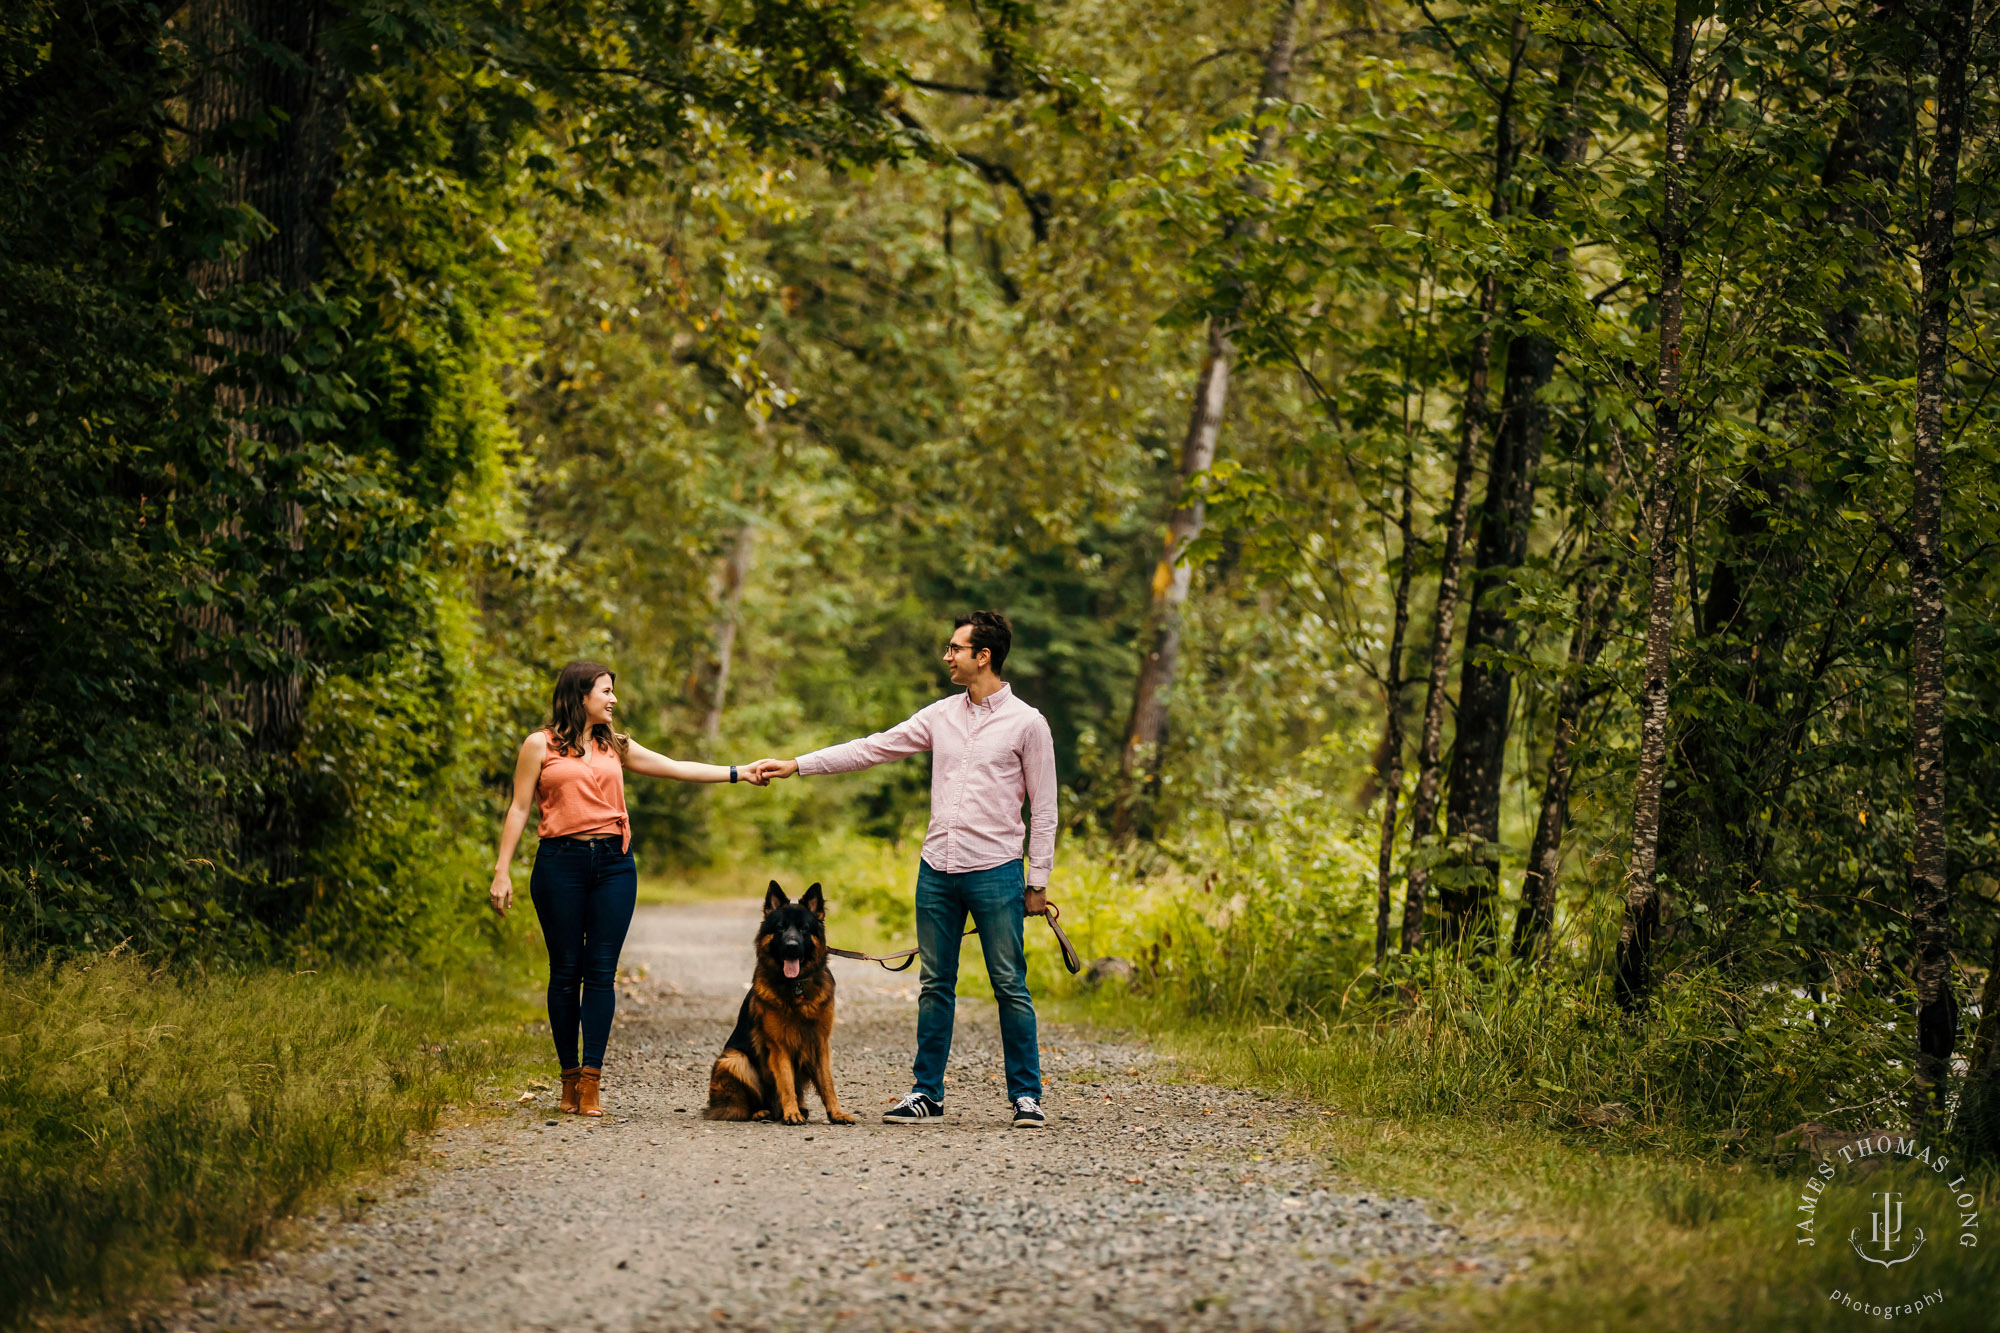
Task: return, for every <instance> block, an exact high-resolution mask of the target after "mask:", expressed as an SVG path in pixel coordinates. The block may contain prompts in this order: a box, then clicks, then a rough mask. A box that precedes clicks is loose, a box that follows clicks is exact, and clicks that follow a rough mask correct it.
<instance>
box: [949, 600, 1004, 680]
mask: <svg viewBox="0 0 2000 1333" xmlns="http://www.w3.org/2000/svg"><path fill="white" fill-rule="evenodd" d="M967 625H970V626H972V651H973V652H975V653H976V652H978V651H979V650H980V649H981V648H984V649H985V650H986V651H987V652H989V653H992V654H993V658H992V662H991V666H992V667H993V670H994V671H995V672H998V671H999V670H1000V664H1001V663H1002V662H1005V661H1006V660H1007V650H1008V649H1009V648H1012V647H1013V646H1014V627H1013V626H1012V625H1010V624H1008V623H1007V617H1005V616H1003V615H1001V614H1000V613H999V612H998V611H974V612H973V613H972V614H971V615H968V616H960V617H959V618H958V619H957V620H954V621H952V622H951V629H952V633H954V634H956V633H957V632H958V631H959V630H962V629H964V628H965V627H966V626H967Z"/></svg>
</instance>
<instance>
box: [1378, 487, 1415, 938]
mask: <svg viewBox="0 0 2000 1333" xmlns="http://www.w3.org/2000/svg"><path fill="white" fill-rule="evenodd" d="M1402 490H1403V496H1402V500H1403V505H1402V512H1401V514H1400V515H1399V516H1398V518H1397V521H1396V529H1397V531H1398V532H1399V533H1400V534H1401V536H1402V547H1401V553H1402V568H1401V569H1399V570H1397V572H1396V613H1395V615H1396V618H1395V628H1394V629H1393V630H1391V631H1390V634H1389V669H1388V672H1387V674H1386V676H1385V677H1384V679H1383V682H1382V693H1383V694H1384V695H1385V696H1387V707H1386V708H1385V710H1384V712H1385V716H1384V718H1383V722H1382V765H1381V768H1380V769H1379V770H1378V771H1379V773H1380V776H1381V786H1382V848H1381V851H1380V853H1379V854H1378V855H1377V857H1376V865H1375V966H1376V967H1377V968H1380V967H1382V966H1383V965H1384V964H1385V963H1387V962H1388V961H1389V905H1390V903H1391V902H1392V901H1393V899H1394V897H1395V894H1394V888H1395V866H1396V807H1397V806H1398V805H1399V804H1401V802H1402V799H1403V685H1404V681H1403V636H1404V635H1405V634H1406V633H1408V631H1409V628H1410V566H1411V565H1412V564H1413V563H1414V561H1415V554H1416V553H1415V552H1414V551H1412V550H1411V549H1410V538H1411V536H1412V529H1413V527H1414V523H1413V521H1412V519H1413V516H1412V513H1411V507H1412V504H1413V491H1412V488H1411V486H1410V460H1409V458H1408V457H1407V456H1405V457H1404V459H1403V487H1402Z"/></svg>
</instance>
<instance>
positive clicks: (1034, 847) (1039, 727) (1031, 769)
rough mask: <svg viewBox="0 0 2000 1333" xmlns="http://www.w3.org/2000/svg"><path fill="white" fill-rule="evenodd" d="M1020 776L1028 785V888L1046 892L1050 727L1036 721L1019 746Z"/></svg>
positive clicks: (1050, 845) (1052, 795) (1052, 849)
mask: <svg viewBox="0 0 2000 1333" xmlns="http://www.w3.org/2000/svg"><path fill="white" fill-rule="evenodd" d="M1021 774H1022V776H1023V777H1025V778H1026V779H1027V785H1028V888H1029V890H1030V891H1031V892H1032V891H1033V890H1036V889H1046V888H1047V887H1048V885H1049V875H1050V873H1051V872H1052V871H1053V870H1054V869H1055V865H1056V743H1055V738H1054V737H1052V736H1051V735H1050V734H1049V724H1048V722H1047V721H1046V720H1045V719H1043V718H1039V717H1038V718H1036V719H1035V724H1034V725H1033V726H1032V727H1030V728H1028V735H1027V737H1026V739H1025V740H1024V741H1023V742H1022V745H1021Z"/></svg>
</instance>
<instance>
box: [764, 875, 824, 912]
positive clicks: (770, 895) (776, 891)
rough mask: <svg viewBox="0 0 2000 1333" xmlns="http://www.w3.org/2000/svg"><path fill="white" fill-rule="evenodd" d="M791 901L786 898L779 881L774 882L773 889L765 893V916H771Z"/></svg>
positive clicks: (772, 882)
mask: <svg viewBox="0 0 2000 1333" xmlns="http://www.w3.org/2000/svg"><path fill="white" fill-rule="evenodd" d="M814 887H815V888H817V887H818V886H817V885H815V886H814ZM790 901H791V899H790V898H787V897H786V896H785V891H784V890H783V889H781V888H779V887H778V881H777V880H775V879H774V880H772V881H771V887H770V888H768V889H766V890H765V891H764V915H765V916H769V915H771V913H773V912H775V911H777V910H778V909H779V908H780V907H783V906H784V905H785V904H786V903H788V902H790Z"/></svg>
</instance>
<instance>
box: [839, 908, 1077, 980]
mask: <svg viewBox="0 0 2000 1333" xmlns="http://www.w3.org/2000/svg"><path fill="white" fill-rule="evenodd" d="M1042 919H1043V920H1045V921H1047V922H1048V923H1049V929H1050V930H1053V931H1054V932H1055V933H1056V944H1057V945H1058V946H1059V947H1060V948H1061V949H1062V958H1063V966H1064V967H1066V968H1068V969H1069V970H1070V975H1071V976H1075V975H1076V974H1077V973H1078V972H1081V971H1082V970H1083V960H1082V959H1081V958H1078V957H1077V954H1076V949H1075V947H1074V946H1073V945H1071V944H1070V942H1069V936H1067V935H1065V934H1063V928H1062V913H1061V912H1059V911H1057V910H1056V905H1055V904H1054V903H1050V904H1049V905H1048V910H1047V911H1045V912H1044V913H1043V914H1042ZM978 933H979V927H977V926H974V927H973V928H972V929H971V930H968V931H966V932H965V934H964V935H961V936H959V938H960V939H965V938H967V937H969V936H972V935H977V934H978ZM827 952H828V953H830V954H832V955H833V956H834V957H835V958H852V959H853V960H854V961H855V962H857V963H880V964H881V965H882V970H883V971H885V972H907V971H909V970H910V964H912V963H914V962H916V961H917V950H915V949H904V950H903V951H902V952H901V953H882V954H875V953H856V952H855V951H854V950H852V949H835V948H832V947H831V946H829V947H828V949H827ZM899 958H900V959H902V960H903V961H902V964H901V966H898V967H891V966H889V964H891V963H893V962H895V961H896V960H897V959H899Z"/></svg>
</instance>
